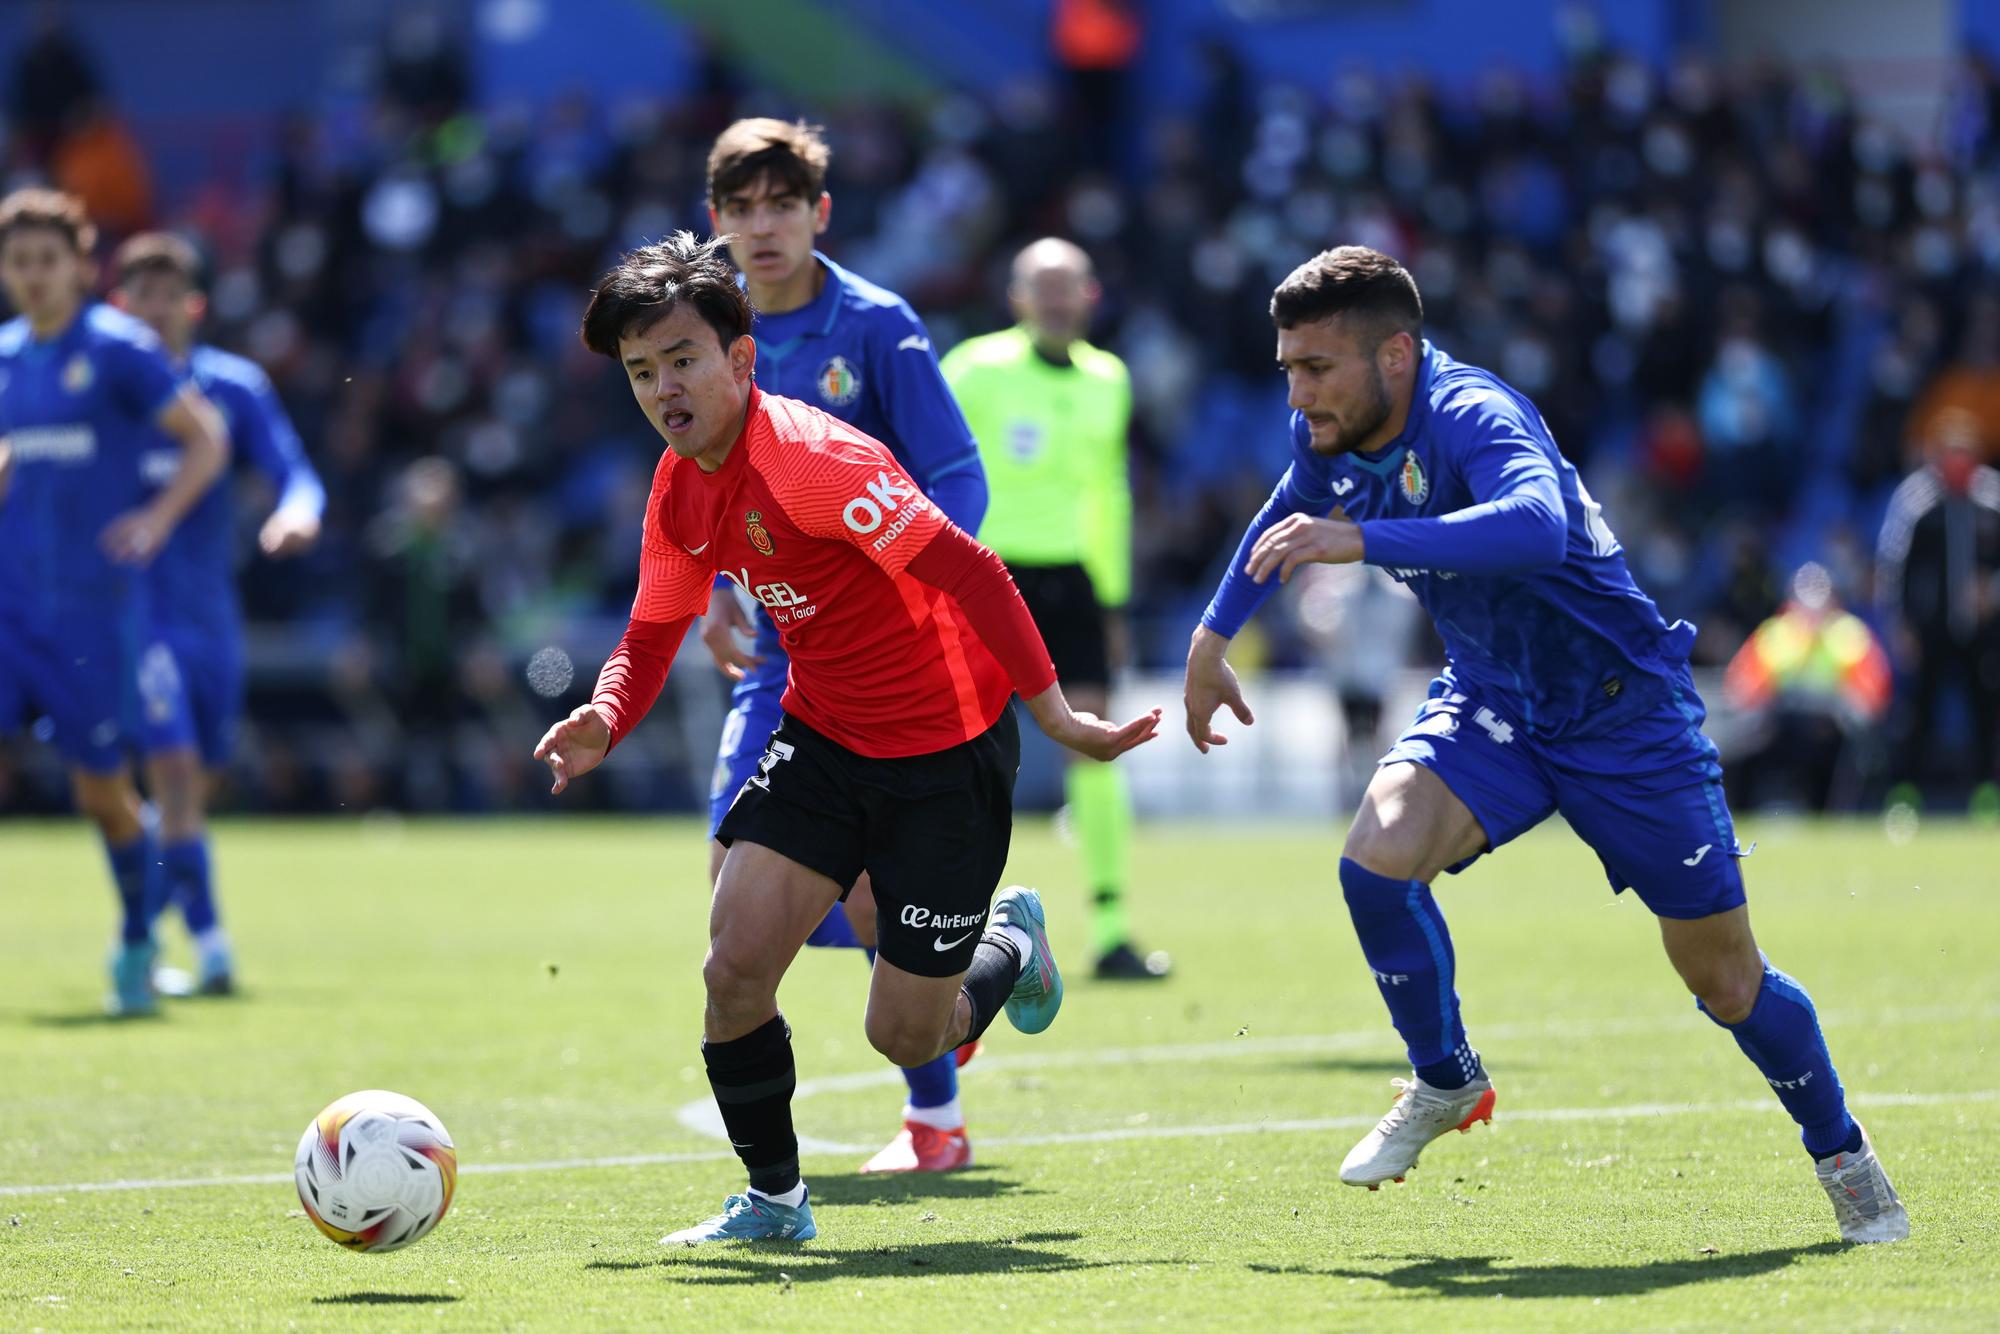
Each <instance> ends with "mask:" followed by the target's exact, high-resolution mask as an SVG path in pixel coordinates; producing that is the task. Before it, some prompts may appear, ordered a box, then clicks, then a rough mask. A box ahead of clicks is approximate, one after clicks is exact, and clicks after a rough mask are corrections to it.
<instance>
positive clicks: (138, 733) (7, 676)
mask: <svg viewBox="0 0 2000 1334" xmlns="http://www.w3.org/2000/svg"><path fill="white" fill-rule="evenodd" d="M143 626H144V620H143V618H142V617H141V616H139V615H138V614H137V613H136V612H135V613H134V614H133V615H131V616H128V617H124V618H121V619H119V620H110V619H99V620H93V621H75V622H69V623H65V624H60V625H53V626H51V625H47V624H42V623H37V622H35V621H32V620H29V619H26V618H22V617H18V616H15V615H13V614H12V613H9V612H6V611H0V728H7V729H10V730H11V729H12V728H15V727H18V726H19V725H20V724H21V723H22V722H23V721H25V720H26V719H28V718H31V717H37V716H39V717H45V718H47V719H48V721H49V725H50V728H51V735H50V740H52V741H53V742H54V743H55V747H56V750H57V751H58V752H59V753H60V754H61V755H62V757H63V758H64V759H65V760H66V761H68V762H69V763H70V764H71V765H72V766H74V767H76V768H80V769H83V770H86V771H87V772H90V773H95V774H108V773H114V772H116V771H117V770H118V769H119V768H121V767H122V766H123V765H124V763H125V760H126V756H127V754H128V752H130V751H133V750H137V751H138V752H140V753H141V754H144V755H154V754H158V753H160V752H162V751H168V750H177V749H179V748H181V747H183V746H190V745H192V744H194V725H193V722H192V720H191V719H190V717H189V714H188V702H187V691H186V688H185V685H184V682H183V680H182V677H181V672H180V666H179V664H178V662H177V661H176V660H175V658H174V653H173V650H172V649H171V648H170V647H169V646H168V645H167V643H166V642H165V640H164V639H162V638H161V637H159V636H157V635H155V634H153V633H151V632H150V631H149V630H147V629H145V628H143Z"/></svg>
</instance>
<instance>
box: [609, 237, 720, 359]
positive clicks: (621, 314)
mask: <svg viewBox="0 0 2000 1334" xmlns="http://www.w3.org/2000/svg"><path fill="white" fill-rule="evenodd" d="M728 246H729V238H728V237H726V236H717V237H714V238H711V239H710V240H707V241H702V240H697V239H696V238H695V234H694V233H693V232H687V231H681V232H675V233H674V234H673V235H672V236H669V237H668V238H667V239H666V240H664V241H655V242H654V243H653V244H651V245H642V246H640V247H639V248H638V249H637V250H628V251H626V252H625V254H623V255H622V256H620V257H619V260H618V264H617V266H616V267H615V268H613V269H612V270H611V271H610V272H609V273H607V274H605V275H604V277H603V278H601V279H599V280H598V283H597V290H596V291H595V292H594V293H592V294H591V298H590V305H589V307H588V308H587V309H585V310H584V312H583V345H584V346H585V347H587V348H589V349H590V350H591V351H592V352H597V353H601V354H602V355H604V356H607V357H610V358H611V359H612V360H614V361H615V360H617V358H618V340H620V339H621V338H624V337H626V336H628V335H631V334H640V333H644V332H645V331H646V330H648V329H650V328H652V327H653V326H654V325H655V324H658V323H659V322H660V321H661V320H663V319H665V318H666V317H667V316H668V315H669V314H671V313H672V312H673V309H674V307H676V306H678V305H679V304H680V303H681V302H683V301H685V302H687V303H689V304H690V305H692V306H693V307H694V308H695V312H696V313H697V314H699V315H700V316H701V318H702V320H703V321H704V322H705V323H706V324H707V325H708V327H709V328H711V329H713V330H715V336H716V338H717V339H718V340H720V341H721V343H722V346H723V347H725V348H726V347H728V346H729V345H730V344H731V343H734V342H735V341H736V340H737V339H739V338H741V337H742V336H743V335H745V334H747V333H749V332H750V298H748V297H746V296H744V295H743V289H742V288H741V287H739V286H737V285H736V271H735V270H734V269H732V268H730V267H729V260H728V259H727V258H725V256H726V255H727V254H728Z"/></svg>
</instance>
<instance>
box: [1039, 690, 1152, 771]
mask: <svg viewBox="0 0 2000 1334" xmlns="http://www.w3.org/2000/svg"><path fill="white" fill-rule="evenodd" d="M1027 704H1028V712H1029V713H1030V714H1031V715H1033V717H1034V719H1035V724H1036V725H1037V726H1038V727H1040V728H1041V729H1042V733H1043V735H1045V736H1047V737H1048V739H1049V740H1051V741H1053V742H1055V743H1056V744H1058V745H1062V746H1067V747H1069V748H1070V749H1071V750H1073V751H1075V752H1076V753H1077V754H1079V755H1083V756H1086V757H1088V758H1090V759H1093V760H1115V759H1117V758H1118V757H1119V756H1120V755H1123V754H1124V753H1125V752H1126V751H1128V750H1130V749H1132V748H1133V747H1134V746H1143V745H1145V744H1146V743H1147V742H1148V741H1151V740H1152V739H1153V737H1154V735H1155V734H1156V733H1157V732H1158V731H1159V728H1160V711H1159V710H1158V709H1154V710H1152V711H1151V712H1150V713H1142V714H1140V715H1139V716H1138V717H1137V718H1134V719H1133V720H1132V721H1131V722H1129V723H1126V724H1124V725H1123V726H1120V725H1119V724H1117V723H1112V722H1106V721H1105V720H1104V719H1102V718H1100V717H1098V716H1097V715H1096V714H1094V713H1078V712H1076V711H1075V710H1074V709H1072V708H1070V706H1069V701H1068V700H1066V699H1064V698H1063V692H1062V684H1061V683H1060V682H1058V683H1057V684H1055V685H1052V686H1050V687H1049V688H1048V689H1047V690H1044V691H1043V692H1042V693H1041V694H1039V695H1037V696H1035V697H1034V698H1033V699H1031V700H1029V701H1027Z"/></svg>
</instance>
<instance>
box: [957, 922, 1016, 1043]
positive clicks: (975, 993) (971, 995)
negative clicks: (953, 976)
mask: <svg viewBox="0 0 2000 1334" xmlns="http://www.w3.org/2000/svg"><path fill="white" fill-rule="evenodd" d="M1020 976H1021V951H1020V950H1019V949H1018V948H1016V947H1015V944H1014V942H1013V941H1011V940H1009V939H1007V937H1005V936H1003V935H1001V934H1000V933H999V932H998V931H988V932H987V933H986V934H985V935H983V936H981V937H980V938H979V948H978V949H976V950H974V951H973V954H972V967H970V968H968V969H966V970H965V981H964V983H962V984H961V985H960V986H959V990H960V991H962V992H964V993H965V998H966V1000H968V1001H970V1002H972V1026H971V1027H970V1028H967V1029H966V1030H965V1041H966V1042H974V1041H977V1040H978V1038H979V1035H980V1034H982V1033H984V1032H985V1031H986V1030H987V1028H988V1027H989V1026H991V1024H992V1023H993V1021H994V1019H995V1018H997V1017H998V1016H999V1014H1000V1010H1001V1007H1002V1006H1004V1005H1006V1004H1007V998H1008V997H1009V996H1011V995H1013V994H1014V983H1015V981H1016V980H1017V979H1018V978H1019V977H1020ZM959 1045H960V1046H964V1045H965V1043H963V1042H962V1043H960V1044H959Z"/></svg>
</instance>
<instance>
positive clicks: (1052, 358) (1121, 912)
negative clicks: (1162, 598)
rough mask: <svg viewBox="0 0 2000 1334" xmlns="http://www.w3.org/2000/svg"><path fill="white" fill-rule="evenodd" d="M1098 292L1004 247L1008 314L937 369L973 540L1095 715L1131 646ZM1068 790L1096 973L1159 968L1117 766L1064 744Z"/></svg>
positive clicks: (1055, 244)
mask: <svg viewBox="0 0 2000 1334" xmlns="http://www.w3.org/2000/svg"><path fill="white" fill-rule="evenodd" d="M1100 295H1101V291H1100V289H1099V287H1098V285H1097V277H1096V274H1095V273H1094V272H1093V271H1092V269H1091V264H1090V257H1089V256H1088V255H1086V254H1085V253H1084V252H1083V250H1082V248H1081V247H1079V246H1076V245H1074V244H1072V243H1070V242H1068V241H1064V240H1061V239H1059V238H1056V237H1047V238H1044V239H1042V240H1039V241H1036V242H1034V243H1033V244H1032V245H1030V246H1028V247H1027V248H1026V249H1024V250H1022V251H1021V253H1020V254H1018V255H1017V256H1015V258H1014V266H1013V276H1012V280H1011V281H1010V283H1009V284H1008V288H1007V296H1008V300H1009V303H1010V304H1011V305H1012V306H1013V309H1014V315H1015V318H1016V319H1017V320H1018V321H1019V323H1017V324H1016V325H1015V326H1014V327H1013V328H1011V329H1003V330H1001V331H1000V332H998V333H991V334H986V335H984V336H983V337H979V338H971V339H967V340H966V341H965V342H963V343H960V344H959V345H958V346H957V347H955V348H953V349H952V350H951V352H950V354H949V355H948V356H946V357H945V359H944V363H943V365H944V377H945V381H946V383H948V384H949V385H950V386H951V390H952V393H953V394H954V395H956V396H957V398H958V405H959V408H960V410H961V411H963V412H964V413H965V418H966V421H967V422H968V423H969V424H970V425H971V427H972V434H973V436H974V437H975V438H976V439H977V440H978V441H979V453H980V457H981V458H982V459H983V460H984V461H985V464H986V480H987V487H988V488H989V490H990V491H991V493H992V498H991V501H990V503H989V504H988V506H987V510H986V524H985V526H984V527H983V528H982V529H981V530H980V534H979V535H980V540H981V541H983V542H985V543H986V544H987V545H988V546H990V547H992V548H993V550H994V551H995V552H997V553H998V554H999V556H1000V558H1001V559H1002V560H1004V561H1006V562H1007V569H1008V571H1009V572H1010V573H1011V574H1012V575H1013V576H1014V582H1015V584H1016V585H1018V586H1019V588H1020V590H1021V597H1022V600H1024V601H1025V602H1026V603H1027V604H1028V610H1029V611H1030V612H1031V613H1033V615H1034V618H1035V624H1036V626H1037V627H1039V628H1040V630H1041V632H1042V639H1043V641H1044V642H1046V643H1047V644H1048V646H1049V655H1050V656H1051V657H1053V658H1054V659H1055V664H1056V673H1057V675H1059V676H1061V677H1062V679H1063V688H1064V689H1065V690H1067V691H1068V692H1069V694H1070V695H1071V697H1072V698H1073V699H1074V700H1075V701H1076V705H1077V707H1078V708H1081V709H1088V710H1090V711H1091V712H1092V713H1096V714H1100V715H1101V714H1104V713H1105V712H1106V711H1107V710H1108V708H1109V707H1110V702H1111V672H1112V669H1113V668H1114V667H1122V666H1123V665H1124V660H1125V657H1126V646H1127V645H1128V643H1129V634H1128V633H1127V631H1126V629H1125V626H1124V621H1123V609H1124V606H1125V602H1126V599H1127V598H1128V597H1130V595H1131V589H1132V489H1131V483H1130V481H1129V480H1128V478H1127V476H1126V470H1125V441H1126V433H1127V431H1128V430H1129V429H1130V426H1131V420H1132V382H1131V378H1130V377H1129V376H1128V375H1127V374H1126V372H1125V363H1124V362H1122V361H1120V360H1119V359H1118V358H1117V357H1115V356H1113V355H1112V354H1111V353H1109V352H1106V351H1104V350H1103V349H1101V348H1096V347H1092V346H1091V345H1090V344H1089V343H1087V342H1085V341H1084V337H1083V336H1084V334H1085V333H1087V332H1088V331H1089V329H1090V317H1091V312H1092V311H1093V310H1095V309H1096V306H1097V301H1098V298H1099V296H1100ZM1063 786H1064V795H1065V797H1066V799H1067V801H1068V803H1069V816H1070V824H1071V827H1072V829H1073V830H1074V831H1075V835H1076V840H1077V842H1078V844H1079V845H1080V846H1081V848H1082V850H1083V866H1084V877H1085V881H1086V883H1087V884H1088V885H1089V888H1090V895H1091V916H1090V931H1091V943H1092V946H1093V947H1094V949H1095V951H1096V956H1097V962H1096V975H1097V976H1098V977H1100V978H1105V979H1131V978H1137V979H1147V978H1158V977H1164V976H1165V975H1166V973H1167V969H1168V960H1167V956H1166V955H1165V954H1164V953H1163V952H1161V953H1155V954H1153V955H1152V956H1150V957H1145V956H1142V955H1141V954H1140V953H1139V952H1138V951H1137V950H1135V949H1134V948H1133V947H1132V935H1131V930H1130V927H1129V925H1128V923H1127V921H1126V917H1125V887H1126V884H1127V882H1128V881H1129V880H1130V878H1131V867H1132V794H1131V792H1130V791H1129V790H1128V789H1127V787H1126V783H1125V773H1124V770H1122V769H1120V768H1119V767H1118V766H1117V765H1115V764H1099V763H1097V762H1096V761H1094V760H1087V759H1085V758H1083V757H1082V756H1080V755H1078V754H1076V753H1075V752H1074V751H1070V752H1066V753H1065V755H1064V768H1063Z"/></svg>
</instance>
